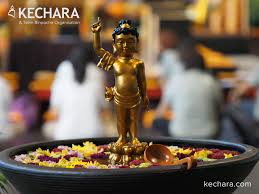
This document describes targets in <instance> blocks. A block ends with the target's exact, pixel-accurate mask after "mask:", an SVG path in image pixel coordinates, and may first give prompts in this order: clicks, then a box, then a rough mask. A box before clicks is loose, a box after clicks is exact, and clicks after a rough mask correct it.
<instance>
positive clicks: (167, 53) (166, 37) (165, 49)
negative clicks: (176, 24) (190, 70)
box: [159, 30, 183, 84]
mask: <svg viewBox="0 0 259 194" xmlns="http://www.w3.org/2000/svg"><path fill="white" fill-rule="evenodd" d="M178 44H179V37H178V35H177V33H176V32H174V31H169V30H164V31H162V32H161V33H160V59H159V62H160V64H161V76H162V79H163V80H162V82H163V83H162V84H166V82H167V81H169V80H170V79H171V78H172V77H173V76H174V75H177V74H179V73H181V72H182V71H183V66H182V64H181V61H180V58H179V53H178V50H177V49H176V47H177V45H178Z"/></svg>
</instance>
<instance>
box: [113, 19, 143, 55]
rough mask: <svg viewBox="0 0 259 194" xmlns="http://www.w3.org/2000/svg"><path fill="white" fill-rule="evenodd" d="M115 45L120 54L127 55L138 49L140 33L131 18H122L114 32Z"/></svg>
mask: <svg viewBox="0 0 259 194" xmlns="http://www.w3.org/2000/svg"><path fill="white" fill-rule="evenodd" d="M112 37H113V47H114V50H116V52H118V54H119V55H122V56H127V55H129V54H132V53H134V52H136V51H137V42H138V37H139V33H138V31H137V29H136V28H135V27H134V26H132V25H131V21H130V20H121V21H120V22H119V24H118V26H117V27H116V28H115V29H114V31H113V33H112Z"/></svg>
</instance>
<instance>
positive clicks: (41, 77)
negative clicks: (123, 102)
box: [0, 0, 259, 193]
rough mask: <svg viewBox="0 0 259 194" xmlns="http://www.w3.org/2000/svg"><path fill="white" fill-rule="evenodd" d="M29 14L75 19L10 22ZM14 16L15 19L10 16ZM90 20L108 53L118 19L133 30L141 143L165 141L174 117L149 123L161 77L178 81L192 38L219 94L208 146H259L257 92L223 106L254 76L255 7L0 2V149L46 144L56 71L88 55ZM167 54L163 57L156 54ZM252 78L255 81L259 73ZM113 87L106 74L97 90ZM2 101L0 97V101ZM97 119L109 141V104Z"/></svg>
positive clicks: (233, 0)
mask: <svg viewBox="0 0 259 194" xmlns="http://www.w3.org/2000/svg"><path fill="white" fill-rule="evenodd" d="M12 7H13V8H14V9H11V8H12ZM37 7H44V8H47V9H49V8H52V9H55V8H59V9H62V8H64V7H66V8H69V9H70V10H72V9H74V8H76V9H77V11H78V14H79V18H77V17H73V18H33V19H31V18H22V19H20V18H18V17H17V11H18V9H19V8H37ZM15 12H16V15H15V16H16V17H13V16H11V15H13V14H14V13H15ZM25 13H27V12H25ZM97 17H100V18H101V20H102V24H103V28H102V37H101V38H102V42H103V46H104V47H105V48H106V49H108V50H109V51H111V52H112V36H111V34H112V31H113V29H114V27H115V26H116V25H117V22H118V21H119V20H120V19H122V18H127V19H131V20H132V21H133V23H134V24H135V25H136V26H137V27H138V30H139V33H140V42H139V46H140V49H139V53H138V57H139V58H140V59H142V60H143V61H144V62H145V68H146V77H147V91H148V96H149V99H150V109H149V111H147V112H144V111H143V112H142V113H141V117H140V129H139V132H140V135H141V136H150V135H169V134H168V131H167V130H168V123H169V121H173V120H174V118H175V114H174V110H173V109H168V110H166V111H165V112H163V115H162V118H157V116H156V115H157V112H156V111H157V107H158V106H159V104H160V103H161V99H162V98H163V94H164V92H165V91H164V88H165V86H166V80H167V79H170V78H168V77H166V76H167V75H168V74H169V77H170V76H171V72H174V73H175V74H176V75H177V74H178V72H177V71H175V69H174V68H175V66H176V65H175V64H176V63H177V62H176V61H175V60H176V58H175V55H174V54H175V52H176V53H177V48H178V47H180V46H181V44H182V41H183V40H185V39H186V38H192V39H194V40H195V41H197V51H198V52H199V54H200V55H201V56H202V57H203V59H204V61H205V65H206V70H207V71H208V72H209V73H210V74H211V75H212V76H213V77H214V78H216V80H217V81H219V82H220V85H221V88H222V91H223V96H224V101H223V110H222V117H221V119H220V121H219V122H220V125H219V126H220V129H219V132H220V135H219V136H217V138H216V139H220V140H226V141H232V142H239V143H247V144H252V145H254V146H258V145H259V138H257V136H258V137H259V125H258V120H257V119H256V118H255V116H254V114H253V111H254V109H255V102H256V98H257V94H256V90H257V86H258V85H256V84H254V85H253V84H251V86H250V87H247V89H246V90H244V92H243V91H242V94H241V93H240V98H239V101H238V102H237V101H232V100H231V99H232V97H231V95H232V92H233V91H235V89H236V88H238V87H239V86H238V85H239V83H240V82H242V80H247V79H248V78H249V77H250V76H251V73H253V72H259V71H256V69H257V68H259V0H94V1H92V0H73V1H71V0H62V1H51V0H19V1H16V0H0V67H1V70H0V73H1V77H2V78H3V80H5V82H7V83H8V86H9V88H10V90H11V95H10V96H9V97H7V98H8V99H9V100H7V101H8V103H7V101H6V99H5V101H3V104H6V103H7V104H10V105H9V106H8V107H7V108H6V107H5V109H4V110H5V112H3V113H2V112H1V110H0V113H1V114H6V117H4V119H5V120H6V122H7V123H8V127H7V128H6V130H1V129H0V137H1V138H0V149H5V148H7V147H10V146H14V145H19V144H23V143H28V142H34V141H42V140H49V139H53V131H54V130H55V122H56V120H57V115H55V113H53V111H52V110H51V107H50V98H51V94H52V93H51V89H52V85H53V81H54V80H56V79H57V78H56V70H57V68H58V67H59V65H60V64H61V63H62V62H63V61H64V60H66V59H67V58H68V56H70V53H71V52H72V51H73V49H75V48H77V47H78V46H80V45H82V43H83V44H84V45H88V46H90V47H91V45H92V32H91V24H92V23H94V22H96V21H97ZM167 49H171V50H170V51H172V52H171V55H170V54H169V55H167V54H168V53H167V52H164V51H166V50H167ZM87 54H88V53H85V55H86V57H88V56H87ZM89 57H90V56H89ZM163 57H165V58H163ZM167 57H169V58H167ZM170 57H172V58H170ZM164 60H166V64H165V66H166V68H169V69H165V66H164V65H163V63H164ZM93 62H94V60H93ZM166 73H167V74H166ZM254 77H255V78H254V79H256V78H257V77H258V78H259V73H258V74H254ZM258 78H257V79H258ZM167 81H168V80H167ZM113 84H114V78H113V74H112V73H106V74H105V83H104V85H108V86H112V85H113ZM104 85H103V86H104ZM65 87H66V85H64V88H65ZM197 87H199V86H198V85H197ZM1 90H2V89H1ZM4 93H6V92H5V91H4V90H2V91H0V98H1V97H3V96H4ZM89 95H91V93H89ZM176 95H177V94H176ZM11 96H12V98H11ZM103 101H104V91H103ZM190 101H192V97H191V96H190ZM0 108H1V105H0ZM106 108H107V107H106ZM100 117H101V119H102V122H103V123H104V126H106V128H105V129H104V131H105V132H104V133H103V136H117V131H116V120H115V115H114V109H113V106H112V104H110V105H108V108H107V109H106V110H105V111H103V112H102V113H100ZM0 118H1V117H0ZM85 121H86V122H87V118H86V120H85ZM186 122H188V120H187V121H186ZM0 124H1V121H0ZM71 130H74V131H75V133H76V129H71ZM165 131H166V132H165ZM253 176H255V173H254V175H253ZM240 193H242V192H241V191H240Z"/></svg>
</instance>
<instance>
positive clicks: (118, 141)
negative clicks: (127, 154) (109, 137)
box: [115, 137, 126, 147]
mask: <svg viewBox="0 0 259 194" xmlns="http://www.w3.org/2000/svg"><path fill="white" fill-rule="evenodd" d="M125 143H126V141H123V139H122V138H121V137H119V139H118V140H117V141H116V143H115V146H116V147H122V146H123V145H124V144H125Z"/></svg>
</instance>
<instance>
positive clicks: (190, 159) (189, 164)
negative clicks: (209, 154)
mask: <svg viewBox="0 0 259 194" xmlns="http://www.w3.org/2000/svg"><path fill="white" fill-rule="evenodd" d="M185 163H186V164H187V170H190V169H191V168H192V166H193V164H194V159H193V157H187V158H183V159H181V160H177V161H175V162H174V163H173V165H181V164H185Z"/></svg>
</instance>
